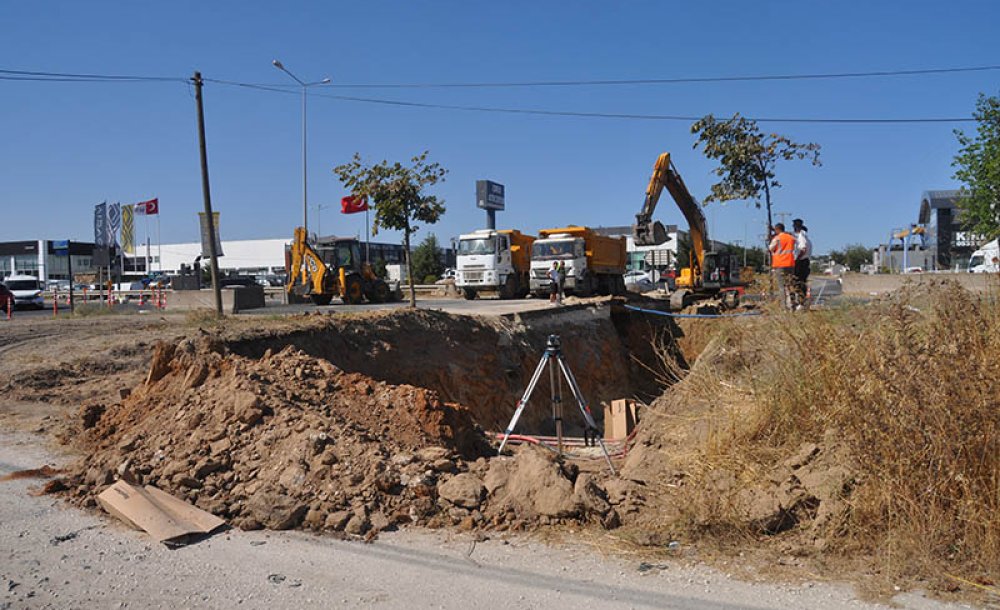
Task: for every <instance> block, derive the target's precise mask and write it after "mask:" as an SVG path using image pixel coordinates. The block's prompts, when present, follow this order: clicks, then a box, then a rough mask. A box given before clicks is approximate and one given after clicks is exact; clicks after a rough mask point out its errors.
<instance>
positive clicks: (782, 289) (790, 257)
mask: <svg viewBox="0 0 1000 610" xmlns="http://www.w3.org/2000/svg"><path fill="white" fill-rule="evenodd" d="M768 250H770V251H771V272H772V273H773V274H774V279H775V281H776V282H777V283H778V293H779V294H781V295H782V302H783V304H784V306H785V307H787V308H789V309H795V306H796V305H798V303H797V301H796V298H795V297H796V295H795V237H793V236H792V235H790V234H788V233H785V225H784V224H782V223H780V222H779V223H778V224H776V225H774V237H773V238H771V244H770V245H769V246H768Z"/></svg>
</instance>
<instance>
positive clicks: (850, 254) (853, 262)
mask: <svg viewBox="0 0 1000 610" xmlns="http://www.w3.org/2000/svg"><path fill="white" fill-rule="evenodd" d="M830 260H832V261H833V262H835V263H837V264H838V265H843V266H845V267H847V268H848V269H850V270H851V271H860V270H861V265H867V264H868V263H871V262H872V251H871V248H869V247H868V246H865V245H863V244H850V245H848V246H845V247H844V249H843V250H831V251H830Z"/></svg>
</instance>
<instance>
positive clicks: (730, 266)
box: [632, 153, 744, 309]
mask: <svg viewBox="0 0 1000 610" xmlns="http://www.w3.org/2000/svg"><path fill="white" fill-rule="evenodd" d="M664 188H666V189H667V191H669V192H670V196H671V197H673V199H674V202H675V203H677V207H678V208H680V210H681V213H682V214H683V215H684V218H685V219H686V220H687V222H688V227H689V229H690V233H691V250H690V260H688V261H679V262H680V264H682V265H683V264H685V263H686V266H684V267H681V269H680V275H679V276H678V278H677V289H676V290H675V291H674V292H673V293H672V294H671V295H670V306H671V308H673V309H683V308H684V307H687V306H688V305H691V304H692V303H694V302H695V301H699V300H704V299H714V298H718V297H722V299H723V303H724V304H726V305H728V306H735V305H736V304H738V303H739V293H740V292H741V291H742V287H743V286H744V284H743V283H741V282H740V267H739V259H738V257H737V256H736V255H734V254H728V253H723V252H706V251H705V247H706V245H710V244H711V242H710V241H709V239H708V224H707V223H706V222H705V215H704V214H702V212H701V205H700V204H699V203H698V202H697V201H696V200H695V198H694V197H692V196H691V193H690V192H689V191H688V189H687V186H686V185H685V184H684V180H682V179H681V176H680V174H679V173H677V168H675V167H674V164H673V162H672V161H671V160H670V153H663V154H661V155H660V156H659V157H658V158H657V159H656V165H654V166H653V176H652V177H651V178H650V180H649V186H648V187H646V199H645V201H644V202H643V204H642V210H641V211H640V212H639V213H638V214H636V215H635V225H633V227H632V237H633V239H634V241H635V244H636V245H637V246H657V245H660V244H662V243H663V242H665V241H667V239H668V237H667V231H666V229H665V228H664V226H663V224H662V223H660V222H654V221H653V212H654V211H655V210H656V204H657V203H658V202H659V201H660V195H661V194H662V193H663V189H664Z"/></svg>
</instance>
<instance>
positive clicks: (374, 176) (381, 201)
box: [333, 151, 448, 307]
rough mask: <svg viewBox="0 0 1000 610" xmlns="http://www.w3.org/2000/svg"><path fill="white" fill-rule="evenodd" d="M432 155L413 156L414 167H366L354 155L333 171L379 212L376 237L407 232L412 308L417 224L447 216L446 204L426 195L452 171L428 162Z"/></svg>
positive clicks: (405, 244)
mask: <svg viewBox="0 0 1000 610" xmlns="http://www.w3.org/2000/svg"><path fill="white" fill-rule="evenodd" d="M427 155H428V152H427V151H424V152H423V153H421V154H419V155H417V156H416V157H413V159H411V160H410V163H411V164H412V165H411V166H409V167H407V166H404V165H403V164H402V163H400V162H398V161H397V162H395V163H392V164H390V163H389V162H388V161H382V162H381V163H378V164H376V165H371V166H369V165H366V164H365V163H363V162H362V161H361V155H360V154H358V153H354V157H353V158H352V159H351V161H350V162H348V163H345V164H343V165H338V166H337V167H335V168H333V173H335V174H336V175H337V177H338V178H339V179H340V181H341V182H342V183H343V184H344V186H345V187H347V188H348V189H349V190H350V191H351V194H352V195H354V196H356V197H364V198H366V199H367V200H368V201H370V202H371V203H372V205H373V207H374V209H375V219H374V221H373V222H372V234H373V235H375V234H378V231H379V229H380V228H386V229H392V230H395V231H402V232H403V253H404V255H405V257H406V270H407V272H408V274H409V277H410V307H416V306H417V292H416V289H415V288H414V287H413V283H414V279H413V264H412V261H411V257H410V236H411V235H412V234H413V233H414V232H415V231H417V230H418V229H419V228H420V227H419V226H418V225H416V224H415V223H416V222H426V223H428V224H434V223H435V222H437V221H438V219H439V218H441V215H442V214H444V201H443V200H440V199H438V198H437V196H435V195H426V194H424V189H425V188H427V187H429V186H433V185H435V184H437V183H438V182H443V181H444V177H445V175H446V174H447V173H448V170H446V169H444V168H443V167H441V165H440V164H439V163H428V162H427Z"/></svg>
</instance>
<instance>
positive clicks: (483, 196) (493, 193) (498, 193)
mask: <svg viewBox="0 0 1000 610" xmlns="http://www.w3.org/2000/svg"><path fill="white" fill-rule="evenodd" d="M503 191H504V189H503V185H502V184H497V183H496V182H493V181H491V180H476V207H478V208H482V209H484V210H503V209H504V198H503Z"/></svg>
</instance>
